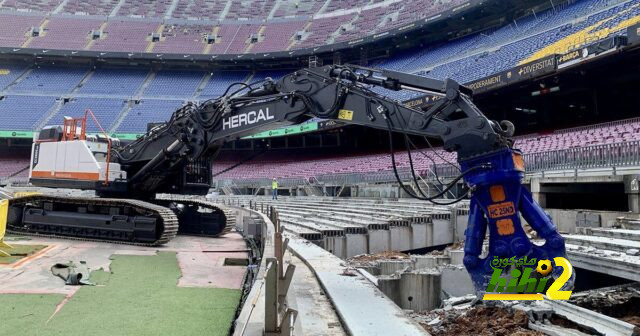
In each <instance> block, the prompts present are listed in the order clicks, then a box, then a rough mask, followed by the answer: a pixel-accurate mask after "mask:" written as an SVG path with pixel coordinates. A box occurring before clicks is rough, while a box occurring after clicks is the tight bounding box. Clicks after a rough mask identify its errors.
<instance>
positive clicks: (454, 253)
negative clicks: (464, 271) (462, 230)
mask: <svg viewBox="0 0 640 336" xmlns="http://www.w3.org/2000/svg"><path fill="white" fill-rule="evenodd" d="M449 257H450V258H451V265H462V260H463V259H464V250H449Z"/></svg>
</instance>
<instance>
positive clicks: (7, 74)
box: [0, 64, 27, 92]
mask: <svg viewBox="0 0 640 336" xmlns="http://www.w3.org/2000/svg"><path fill="white" fill-rule="evenodd" d="M26 69H27V67H26V66H24V65H14V64H6V65H0V92H2V90H4V89H5V88H6V87H7V85H9V84H11V83H13V82H14V81H15V80H16V79H18V77H20V75H22V74H23V73H24V71H25V70H26Z"/></svg>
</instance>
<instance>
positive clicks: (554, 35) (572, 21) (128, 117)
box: [0, 0, 640, 133]
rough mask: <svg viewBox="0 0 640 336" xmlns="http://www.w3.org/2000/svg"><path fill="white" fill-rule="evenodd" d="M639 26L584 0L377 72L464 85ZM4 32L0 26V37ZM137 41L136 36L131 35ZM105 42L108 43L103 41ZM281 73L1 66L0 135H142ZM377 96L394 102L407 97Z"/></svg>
mask: <svg viewBox="0 0 640 336" xmlns="http://www.w3.org/2000/svg"><path fill="white" fill-rule="evenodd" d="M636 22H640V0H631V1H626V2H622V3H617V2H616V4H613V5H612V4H611V3H610V2H609V1H605V0H584V1H579V2H576V3H574V4H572V5H568V6H564V7H563V8H557V9H556V10H555V11H549V12H546V13H539V14H538V15H537V16H536V17H531V18H528V19H526V20H522V21H521V22H518V23H517V24H516V23H514V24H511V25H508V26H505V27H503V28H500V29H498V30H496V31H494V32H493V33H492V34H479V35H473V36H470V37H467V38H464V39H460V40H456V41H452V42H450V43H447V44H444V45H440V46H437V47H432V48H426V49H424V50H416V51H413V52H411V53H405V54H403V55H400V56H398V57H394V58H393V59H390V60H386V61H383V62H379V63H378V64H376V65H377V66H379V67H384V68H389V69H395V70H401V71H405V72H414V73H415V72H417V73H420V74H426V75H427V76H429V77H435V78H445V77H451V78H454V79H456V80H458V81H460V82H462V83H469V82H471V81H473V80H476V79H478V78H481V77H484V76H487V75H491V74H493V73H496V72H499V71H502V70H505V69H509V68H511V67H514V66H516V65H518V64H520V63H522V62H527V61H529V60H532V59H535V58H537V57H543V56H546V55H548V54H553V53H563V52H566V51H567V50H570V49H573V48H577V47H579V46H581V45H583V44H585V43H591V42H593V41H595V40H597V39H599V38H605V37H607V36H611V35H616V34H624V33H625V28H626V27H628V26H629V25H631V24H633V23H636ZM3 29H7V28H6V25H0V31H1V30H3ZM131 34H132V36H133V35H135V33H134V32H132V33H131ZM105 41H106V40H105ZM286 72H287V70H286V69H283V70H281V71H258V72H250V71H213V72H206V71H173V70H160V71H152V70H149V69H147V70H144V69H133V70H132V69H113V68H97V69H93V68H91V69H90V68H82V67H74V68H68V67H63V66H55V67H54V66H41V67H36V66H32V65H20V64H3V63H0V130H11V131H15V130H20V131H34V130H37V129H38V128H39V127H42V126H44V125H46V124H47V123H59V122H60V121H59V120H57V119H56V118H59V117H60V116H62V115H64V114H65V113H69V114H72V113H76V114H77V113H78V112H81V111H83V110H84V109H86V108H91V109H92V110H93V111H94V113H96V115H97V116H98V118H99V119H100V120H101V121H103V120H104V124H103V126H105V127H106V128H107V131H109V132H113V133H143V132H144V131H145V130H146V124H147V123H148V122H159V121H165V120H166V118H167V117H168V116H169V115H170V114H171V113H172V112H173V111H174V109H175V108H176V107H177V106H179V105H180V104H182V103H184V102H186V101H202V100H205V99H209V98H212V97H216V96H219V95H221V94H222V93H223V92H224V91H225V89H226V88H227V87H228V86H229V85H230V84H232V83H235V82H253V81H256V80H259V79H263V78H265V77H272V78H274V79H278V78H280V77H281V76H282V75H283V74H284V73H286ZM376 91H378V92H379V93H381V94H384V95H388V96H390V97H391V98H394V99H398V100H406V99H410V98H413V96H414V95H415V94H413V93H411V92H410V91H401V92H395V91H386V90H384V89H376Z"/></svg>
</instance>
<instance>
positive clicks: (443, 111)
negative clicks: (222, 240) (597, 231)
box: [112, 65, 565, 291]
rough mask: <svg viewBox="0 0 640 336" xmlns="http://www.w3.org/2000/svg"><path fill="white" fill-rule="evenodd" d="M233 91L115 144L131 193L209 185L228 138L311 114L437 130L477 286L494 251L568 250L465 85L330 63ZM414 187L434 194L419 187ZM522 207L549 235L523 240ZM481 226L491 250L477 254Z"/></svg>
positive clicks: (513, 153)
mask: <svg viewBox="0 0 640 336" xmlns="http://www.w3.org/2000/svg"><path fill="white" fill-rule="evenodd" d="M373 87H379V88H384V89H387V90H396V91H397V90H411V91H417V92H424V93H430V94H432V95H436V96H439V97H441V98H440V99H438V100H437V103H436V104H435V105H433V106H432V107H431V108H430V109H429V110H427V111H421V110H416V109H413V108H410V107H406V106H404V105H402V104H401V103H399V102H397V101H395V100H393V99H390V98H388V97H386V96H384V95H381V94H377V93H375V92H374V91H372V88H373ZM238 91H239V92H235V93H231V94H226V95H223V96H222V97H220V98H218V99H215V100H211V101H206V102H204V103H202V104H199V105H194V104H190V105H186V106H184V107H183V108H181V109H180V110H178V111H177V112H176V113H174V115H173V116H172V118H171V120H170V121H169V122H168V123H166V124H163V125H161V126H158V127H156V128H154V129H152V130H151V131H150V132H148V133H147V134H146V135H144V136H143V137H142V138H140V139H138V141H136V142H134V143H131V144H129V145H127V146H125V147H123V148H120V149H116V150H115V151H114V152H115V153H114V154H115V155H112V157H115V158H116V159H117V162H118V163H120V164H121V165H122V166H123V167H127V169H128V175H129V176H130V179H129V181H128V184H129V186H128V190H129V192H133V193H155V192H177V193H180V192H193V191H194V190H205V189H208V188H209V185H210V178H211V172H210V171H209V170H208V167H210V160H211V159H212V158H213V157H215V154H216V153H217V152H218V150H219V149H220V147H221V146H222V145H223V143H224V142H225V141H228V140H232V139H237V138H240V137H243V136H246V135H250V134H254V133H256V132H260V131H264V130H269V129H274V128H276V127H282V126H287V125H292V124H299V123H302V122H304V121H306V120H309V119H310V118H314V117H318V118H323V119H334V120H339V121H340V122H342V123H345V124H354V125H361V126H366V127H373V128H377V129H382V130H388V131H389V132H402V133H405V134H414V135H420V136H427V137H435V138H439V139H441V140H442V142H443V144H444V148H445V149H446V150H448V151H455V152H457V154H458V162H459V164H460V167H461V170H462V172H461V176H460V178H463V179H464V181H465V182H466V184H467V185H468V187H469V190H470V192H469V195H470V199H471V202H470V213H469V223H468V227H467V230H466V231H465V236H466V239H465V257H464V265H465V267H466V268H467V270H468V271H469V273H470V275H471V277H472V280H473V282H474V284H475V285H476V289H477V290H479V291H483V290H486V288H487V285H488V282H489V279H490V278H491V275H492V273H493V270H494V269H493V267H492V265H491V262H492V261H493V259H494V258H511V257H516V259H518V258H521V257H525V256H526V257H528V258H529V259H531V258H536V259H538V260H540V259H550V260H553V258H554V257H564V256H565V246H564V240H563V238H562V237H561V236H560V235H559V234H558V232H557V230H556V227H555V226H554V224H553V223H552V221H551V219H550V217H548V215H547V214H546V213H545V212H544V211H543V210H542V208H541V207H540V206H539V205H538V204H537V203H536V202H535V201H534V200H533V198H532V196H531V194H530V192H529V191H528V190H527V189H526V188H524V187H523V186H522V184H521V180H522V177H523V175H524V163H523V160H522V156H521V153H520V152H519V151H518V150H516V149H513V148H512V145H513V141H512V140H511V139H510V137H511V136H512V135H513V125H512V124H511V123H509V122H502V123H500V124H499V123H497V122H495V121H491V120H489V119H487V118H486V117H485V116H484V114H483V113H482V112H481V111H480V110H479V109H478V108H477V107H476V106H475V105H474V104H473V102H472V101H471V98H470V96H471V93H472V92H471V90H469V89H468V88H466V87H464V86H461V85H459V84H458V83H456V82H455V81H453V80H450V79H448V80H444V81H440V80H434V79H429V78H425V77H422V76H416V75H411V74H405V73H399V72H394V71H388V70H376V69H370V68H363V67H357V66H340V65H331V66H323V67H318V68H309V69H301V70H298V71H295V72H292V73H290V74H288V75H286V76H284V77H283V78H282V79H280V80H279V81H277V82H274V81H272V80H267V81H265V82H264V83H262V84H261V85H260V86H258V87H256V86H255V85H251V86H249V85H246V84H241V85H240V90H238ZM185 167H186V169H185ZM189 167H193V168H189ZM176 172H180V174H182V176H181V177H179V178H172V177H171V176H172V175H173V176H174V177H175V176H177V175H179V174H176ZM190 174H191V175H193V176H191V177H190ZM181 181H182V182H181ZM194 181H195V182H194ZM398 182H399V183H400V184H401V185H402V183H401V181H398ZM407 191H408V190H407ZM408 192H409V193H410V191H408ZM412 196H415V197H417V198H421V199H425V200H432V201H433V198H429V197H426V195H424V194H423V196H422V197H421V196H419V195H412ZM521 216H522V218H524V219H525V220H526V221H527V223H529V225H530V226H531V227H532V228H533V229H534V230H536V231H537V232H538V234H539V236H540V237H542V238H543V239H545V243H544V245H541V246H540V245H536V244H533V243H532V242H531V241H530V240H529V239H528V237H527V235H526V234H525V232H524V230H523V225H522V223H521ZM487 229H488V230H489V251H488V255H487V256H486V257H484V258H483V257H481V254H482V253H483V242H484V240H485V236H486V232H487ZM561 273H562V267H556V268H554V271H553V274H554V276H556V277H557V276H559V275H560V274H561Z"/></svg>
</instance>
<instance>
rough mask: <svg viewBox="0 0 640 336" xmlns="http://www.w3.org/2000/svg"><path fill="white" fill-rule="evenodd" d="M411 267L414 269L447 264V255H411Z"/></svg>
mask: <svg viewBox="0 0 640 336" xmlns="http://www.w3.org/2000/svg"><path fill="white" fill-rule="evenodd" d="M411 260H413V268H414V269H416V270H420V269H427V268H436V267H437V266H440V265H444V264H448V263H449V256H446V255H412V256H411Z"/></svg>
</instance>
